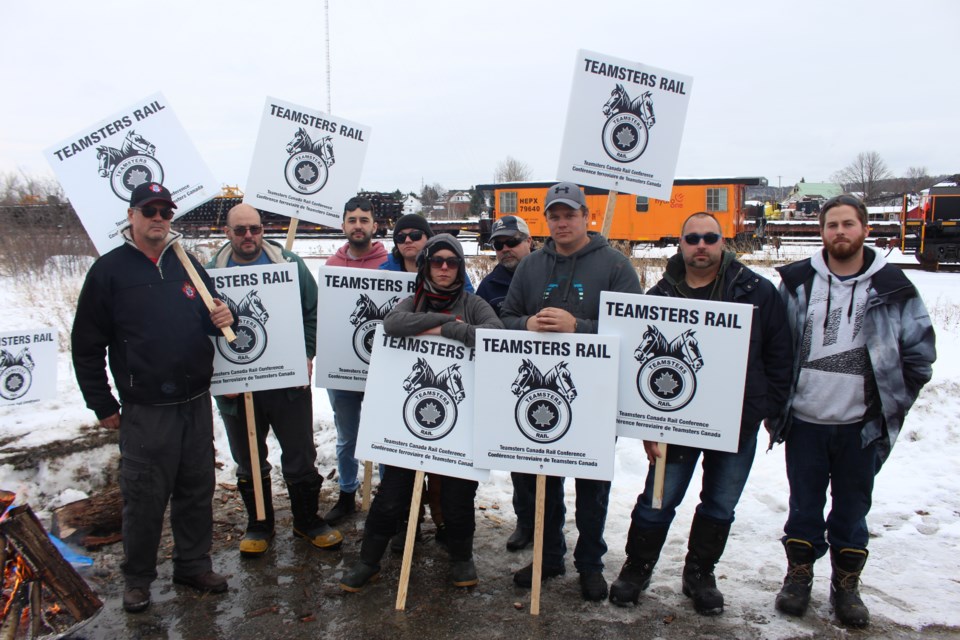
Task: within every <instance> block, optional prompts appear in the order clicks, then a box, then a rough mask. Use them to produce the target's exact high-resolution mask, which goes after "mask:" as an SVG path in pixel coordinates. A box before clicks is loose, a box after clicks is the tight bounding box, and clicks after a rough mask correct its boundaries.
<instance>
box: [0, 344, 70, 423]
mask: <svg viewBox="0 0 960 640" xmlns="http://www.w3.org/2000/svg"><path fill="white" fill-rule="evenodd" d="M56 395H57V331H56V329H51V328H50V327H40V328H37V329H24V330H20V331H5V332H0V407H4V406H11V405H21V404H29V403H32V402H38V401H40V400H49V399H50V398H53V397H56Z"/></svg>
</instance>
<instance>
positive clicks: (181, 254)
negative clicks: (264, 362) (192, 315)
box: [173, 240, 237, 342]
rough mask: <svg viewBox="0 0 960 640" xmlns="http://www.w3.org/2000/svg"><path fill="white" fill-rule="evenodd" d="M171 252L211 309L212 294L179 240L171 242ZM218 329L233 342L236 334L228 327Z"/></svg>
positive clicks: (210, 309) (208, 308)
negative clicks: (175, 255) (174, 254)
mask: <svg viewBox="0 0 960 640" xmlns="http://www.w3.org/2000/svg"><path fill="white" fill-rule="evenodd" d="M173 252H174V253H176V254H177V258H179V259H180V264H182V265H183V268H184V269H186V271H187V275H188V276H190V282H192V283H193V287H194V289H196V290H197V292H198V293H199V294H200V299H201V300H203V303H204V304H205V305H207V310H208V311H213V309H214V304H213V296H211V295H210V292H209V291H207V285H205V284H204V283H203V279H202V278H201V277H200V274H199V273H197V269H196V267H194V266H193V262H192V261H191V260H190V256H188V255H187V252H186V251H184V250H183V247H181V246H180V241H179V240H178V241H176V242H174V243H173ZM220 331H222V332H223V337H224V338H226V339H227V342H233V341H234V340H236V339H237V335H236V334H235V333H234V332H233V329H231V328H230V327H223V328H221V329H220Z"/></svg>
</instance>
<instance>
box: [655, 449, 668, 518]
mask: <svg viewBox="0 0 960 640" xmlns="http://www.w3.org/2000/svg"><path fill="white" fill-rule="evenodd" d="M658 445H659V447H660V457H659V458H657V462H656V465H655V468H654V470H653V500H652V505H651V506H653V508H654V509H662V508H663V477H664V475H665V474H666V472H667V443H666V442H660V443H658Z"/></svg>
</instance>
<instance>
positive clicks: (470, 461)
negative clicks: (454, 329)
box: [356, 325, 489, 482]
mask: <svg viewBox="0 0 960 640" xmlns="http://www.w3.org/2000/svg"><path fill="white" fill-rule="evenodd" d="M374 342H375V344H376V346H375V347H374V350H373V356H372V358H371V360H370V372H369V374H368V377H367V390H366V394H367V396H366V397H367V398H375V401H374V402H370V401H367V402H364V403H363V412H362V413H361V415H360V432H359V434H358V436H357V450H356V451H357V453H356V455H357V457H358V458H363V459H365V460H376V461H377V462H382V463H384V464H389V465H394V466H398V467H405V468H407V469H417V470H419V471H426V472H428V473H439V474H441V475H446V476H454V477H457V478H465V479H467V480H477V481H480V482H483V481H485V480H486V479H487V477H488V476H489V472H488V471H487V470H485V469H479V468H475V467H474V456H473V442H474V440H473V438H474V434H473V432H474V419H473V418H474V404H475V401H476V398H475V393H474V362H473V360H474V350H473V349H472V348H470V347H467V346H465V345H464V344H463V343H461V342H457V341H455V340H449V339H447V338H441V337H437V336H410V337H397V336H388V335H386V334H385V333H384V332H383V325H379V326H377V329H376V334H375V335H374Z"/></svg>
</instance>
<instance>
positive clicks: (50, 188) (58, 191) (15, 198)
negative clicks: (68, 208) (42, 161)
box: [0, 171, 65, 205]
mask: <svg viewBox="0 0 960 640" xmlns="http://www.w3.org/2000/svg"><path fill="white" fill-rule="evenodd" d="M64 199H65V197H64V194H63V187H61V186H60V183H59V182H57V180H56V179H55V178H52V177H49V176H32V175H29V174H27V173H24V172H23V171H21V172H20V173H13V172H10V173H2V174H0V204H6V205H11V204H47V202H53V203H57V202H62V201H63V200H64Z"/></svg>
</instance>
